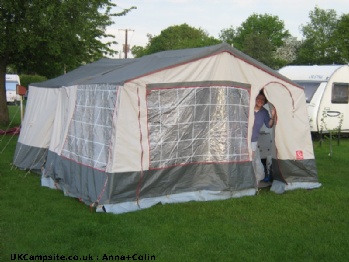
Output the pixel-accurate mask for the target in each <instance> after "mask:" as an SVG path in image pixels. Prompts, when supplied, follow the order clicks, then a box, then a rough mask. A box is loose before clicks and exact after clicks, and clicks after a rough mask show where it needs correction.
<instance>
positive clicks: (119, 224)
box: [0, 106, 349, 262]
mask: <svg viewBox="0 0 349 262" xmlns="http://www.w3.org/2000/svg"><path fill="white" fill-rule="evenodd" d="M15 108H16V107H14V106H13V108H11V112H13V111H14V110H15ZM16 123H18V120H15V121H14V122H13V125H15V124H16ZM0 128H1V129H4V127H0ZM17 138H18V137H17V136H10V135H5V136H0V208H1V213H0V261H17V260H19V259H18V254H28V255H27V256H26V257H25V258H27V259H28V260H29V259H30V258H31V257H30V255H32V256H38V255H43V256H44V255H46V256H49V255H51V256H53V257H51V258H52V261H58V260H63V259H62V258H61V257H57V255H59V256H61V255H64V256H74V257H72V260H74V259H75V260H77V261H117V259H118V258H120V260H122V258H123V257H122V255H123V256H125V257H124V258H125V259H124V260H129V261H132V260H133V259H132V258H130V259H128V258H127V256H128V255H129V256H133V255H134V254H137V256H136V257H134V258H137V259H139V260H140V257H138V255H141V256H143V260H148V261H150V259H151V258H152V257H151V256H155V261H331V262H332V261H333V262H334V261H348V257H349V190H348V189H349V157H348V156H349V139H342V140H341V144H340V146H337V145H336V144H335V143H334V145H333V157H332V158H329V156H328V153H329V141H328V140H325V141H324V143H323V144H322V146H321V147H320V145H319V142H318V141H314V150H315V154H316V160H317V167H318V175H319V180H320V183H322V187H321V188H319V189H314V190H295V191H290V192H286V193H284V194H281V195H277V194H275V193H273V192H270V191H269V190H268V189H263V190H261V191H260V192H259V194H258V195H256V196H252V197H243V198H235V199H229V200H224V201H211V202H188V203H181V204H169V205H157V206H154V207H152V208H149V209H146V210H142V211H137V212H132V213H126V214H121V215H114V214H107V213H96V212H94V211H93V210H92V211H91V210H90V208H89V207H88V206H86V205H85V204H83V203H81V202H79V201H78V200H76V199H73V198H70V197H65V196H64V195H63V192H61V191H58V190H52V189H48V188H44V187H41V186H40V177H39V175H37V174H33V173H30V172H26V171H23V170H18V169H16V168H15V167H13V166H12V165H11V163H12V158H13V154H14V150H15V146H16V140H17ZM15 254H16V256H17V257H16V259H15ZM111 256H113V257H111ZM117 256H120V257H117ZM20 258H23V257H20ZM42 258H44V257H42ZM47 258H49V257H47ZM106 258H108V259H106ZM11 259H12V260H11ZM92 259H93V260H92ZM34 261H43V260H42V259H41V260H40V259H37V260H34Z"/></svg>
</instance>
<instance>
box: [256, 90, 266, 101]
mask: <svg viewBox="0 0 349 262" xmlns="http://www.w3.org/2000/svg"><path fill="white" fill-rule="evenodd" d="M259 95H262V96H264V98H265V103H264V104H266V103H268V99H267V97H266V96H265V94H264V91H263V89H261V90H260V91H259V93H258V95H257V96H259Z"/></svg>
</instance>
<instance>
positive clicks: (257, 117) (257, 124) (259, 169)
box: [251, 90, 276, 181]
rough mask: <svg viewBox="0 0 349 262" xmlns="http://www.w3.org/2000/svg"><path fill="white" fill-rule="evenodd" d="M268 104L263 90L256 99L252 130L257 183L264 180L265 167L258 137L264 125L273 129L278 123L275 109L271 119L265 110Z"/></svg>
mask: <svg viewBox="0 0 349 262" xmlns="http://www.w3.org/2000/svg"><path fill="white" fill-rule="evenodd" d="M267 102H268V100H267V99H266V97H265V95H264V93H263V90H261V91H260V92H259V94H258V95H257V97H256V103H255V106H254V124H253V129H252V137H251V147H252V163H253V169H254V172H255V175H256V178H257V181H260V180H262V179H263V178H264V176H265V174H264V167H263V165H262V162H261V159H260V157H259V151H258V150H257V149H258V137H259V132H260V129H261V128H262V126H263V124H264V125H265V126H266V127H268V128H272V127H273V126H274V125H275V121H276V112H275V108H274V107H273V108H272V109H271V117H270V115H269V112H268V110H267V109H265V108H264V105H265V104H266V103H267Z"/></svg>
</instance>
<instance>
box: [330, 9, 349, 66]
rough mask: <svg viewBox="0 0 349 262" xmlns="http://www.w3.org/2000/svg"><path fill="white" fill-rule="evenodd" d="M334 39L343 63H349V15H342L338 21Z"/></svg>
mask: <svg viewBox="0 0 349 262" xmlns="http://www.w3.org/2000/svg"><path fill="white" fill-rule="evenodd" d="M334 38H335V41H336V44H337V48H338V52H339V54H340V56H341V58H342V59H343V63H345V64H347V63H349V14H344V15H342V16H341V18H340V19H339V21H338V24H337V27H336V29H335V31H334Z"/></svg>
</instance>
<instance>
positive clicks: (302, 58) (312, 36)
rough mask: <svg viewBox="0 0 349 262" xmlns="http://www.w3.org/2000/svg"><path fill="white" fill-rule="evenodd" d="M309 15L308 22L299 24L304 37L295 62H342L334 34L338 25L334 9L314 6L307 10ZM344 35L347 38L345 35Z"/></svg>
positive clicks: (320, 63)
mask: <svg viewBox="0 0 349 262" xmlns="http://www.w3.org/2000/svg"><path fill="white" fill-rule="evenodd" d="M309 17H310V22H309V23H307V24H306V25H302V26H301V31H302V33H303V36H304V37H305V39H304V40H303V43H302V45H301V46H300V48H299V50H298V53H297V60H296V63H299V64H317V65H323V64H333V63H337V64H341V63H343V62H344V61H343V59H342V57H341V55H340V53H339V52H338V51H339V49H338V43H337V37H338V36H337V37H336V34H335V32H336V29H337V25H338V18H337V14H336V11H335V10H333V9H329V10H323V9H320V8H318V7H315V9H314V10H313V11H310V12H309ZM340 34H342V32H341V33H340ZM344 37H346V38H347V35H345V36H344Z"/></svg>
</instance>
